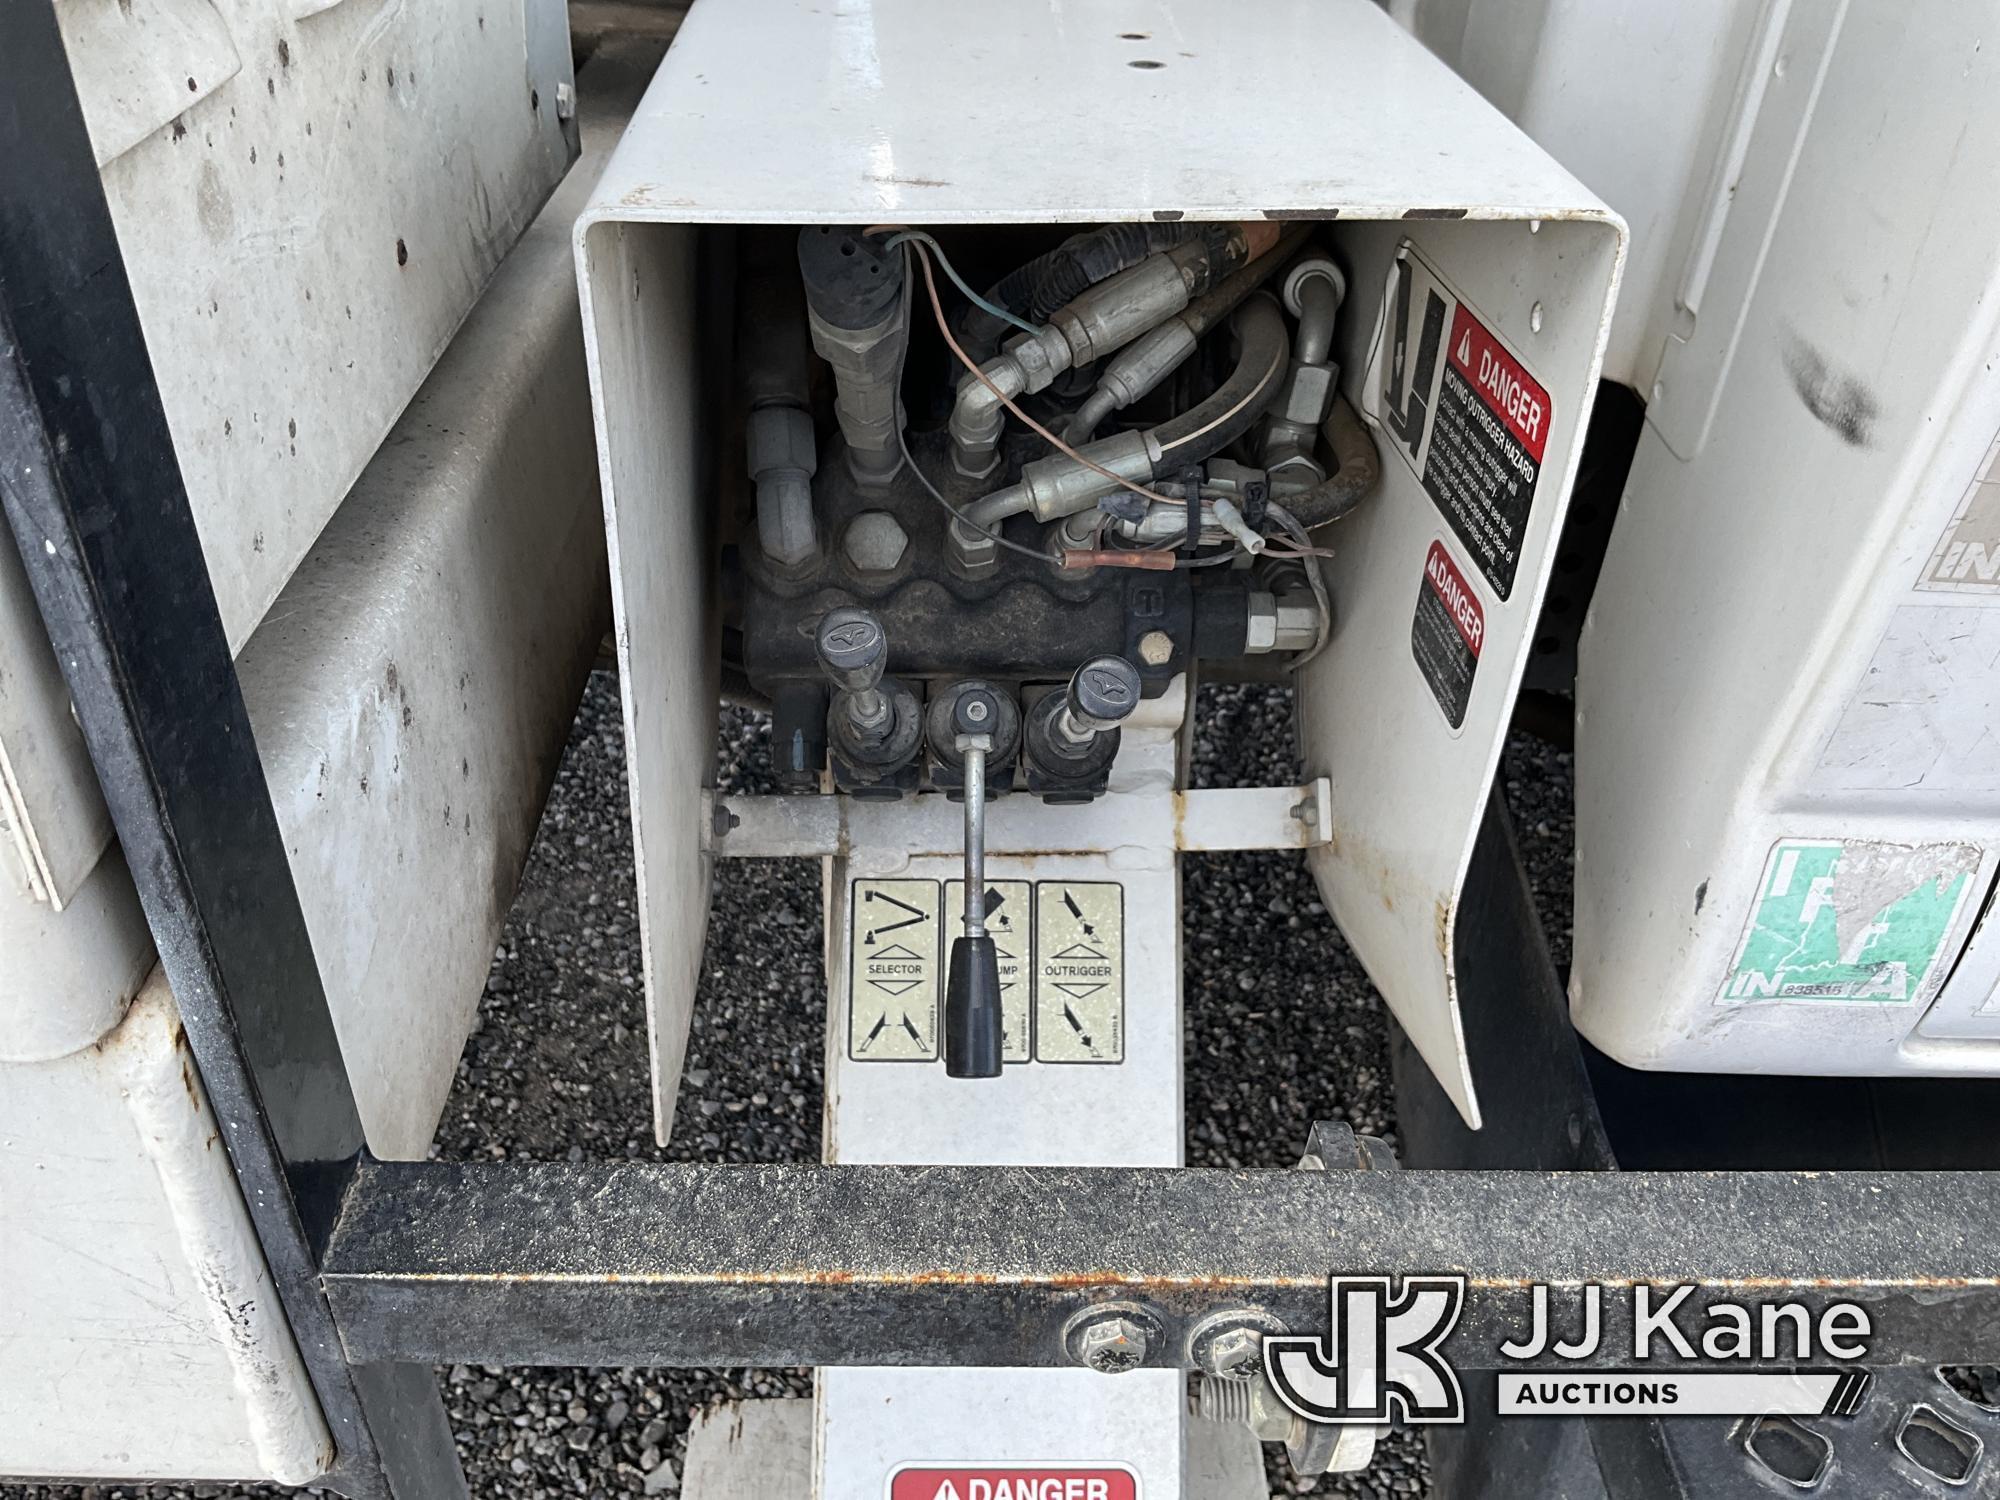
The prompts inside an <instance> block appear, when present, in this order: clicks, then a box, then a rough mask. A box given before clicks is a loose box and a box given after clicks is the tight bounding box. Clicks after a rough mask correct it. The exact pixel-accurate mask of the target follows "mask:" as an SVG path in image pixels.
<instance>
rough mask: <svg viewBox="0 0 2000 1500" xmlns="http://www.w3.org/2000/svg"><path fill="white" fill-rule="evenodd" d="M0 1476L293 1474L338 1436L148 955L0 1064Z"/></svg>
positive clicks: (310, 1473) (315, 1462)
mask: <svg viewBox="0 0 2000 1500" xmlns="http://www.w3.org/2000/svg"><path fill="white" fill-rule="evenodd" d="M0 1288H4V1293H0V1474H49V1475H58V1474H59V1475H75V1476H78V1477H89V1478H106V1479H114V1478H155V1479H246V1480H247V1479H274V1480H278V1481H281V1482H284V1483H290V1484H299V1483H303V1482H305V1481H307V1480H309V1479H311V1478H313V1477H314V1476H315V1475H317V1474H319V1473H320V1472H322V1471H323V1469H324V1468H325V1466H326V1464H327V1462H328V1461H329V1460H330V1458H331V1456H332V1440H331V1438H330V1437H329V1436H328V1434H327V1431H326V1428H325V1425H324V1423H323V1422H322V1421H321V1418H320V1415H319V1408H318V1405H317V1403H316V1402H315V1400H314V1398H313V1395H312V1390H311V1386H310V1384H309V1383H308V1381H307V1379H306V1374H305V1370H304V1367H303V1366H302V1365H301V1364H300V1362H299V1357H298V1352H297V1349H296V1347H295V1346H294V1345H293V1343H292V1339H291V1333H290V1331H289V1329H288V1328H287V1326H286V1323H285V1319H284V1314H283V1312H282V1311H281V1309H280V1308H279V1305H278V1301H277V1296H276V1293H275V1291H274V1290H273V1288H272V1286H271V1283H270V1277H269V1275H268V1273H267V1272H266V1270H265V1267H264V1261H263V1256H262V1252H261V1251H260V1250H259V1248H258V1245H257V1239H256V1234H255V1232H254V1231H253V1230H252V1229H251V1227H250V1220H249V1216H248V1214H247V1212H246V1211H245V1209H244V1206H243V1199H242V1195H241V1191H240V1189H239V1188H238V1186H237V1183H236V1177H235V1174H234V1173H233V1172H232V1171H231V1169H230V1166H229V1161H228V1155H227V1153H226V1152H225V1150H224V1149H223V1146H222V1142H221V1139H220V1137H219V1134H218V1127H217V1124H216V1120H215V1117H214V1115H213V1114H212V1113H211V1111H210V1109H209V1106H208V1100H207V1095H206V1093H205V1092H204V1091H203V1089H202V1087H201V1083H200V1080H199V1078H198V1077H197V1075H196V1073H195V1069H194V1060H193V1058H192V1056H191V1055H190V1054H189V1052H188V1050H187V1044H186V1042H185V1041H184V1039H183V1038H182V1036H181V1028H180V1017H179V1013H178V1012H177V1010H176V1009H175V1007H174V1002H173V996H172V994H171V992H170V991H169V990H168V988H167V984H166V980H165V978H164V976H162V975H161V974H160V973H159V971H158V970H155V971H154V974H153V977H152V979H151V980H150V981H149V982H148V983H147V985H146V987H145V989H144V990H143V991H142V992H141V994H140V996H139V998H138V999H137V1000H136V1001H134V1003H133V1005H132V1008H131V1010H130V1011H129V1012H128V1013H127V1015H126V1017H125V1019H124V1021H123V1022H122V1023H121V1024H120V1025H119V1027H118V1028H117V1030H115V1031H113V1032H112V1033H111V1034H110V1035H109V1036H107V1037H106V1038H105V1039H104V1040H103V1041H102V1042H101V1043H99V1044H98V1045H96V1046H93V1047H87V1048H85V1049H84V1050H83V1051H81V1052H77V1053H74V1054H72V1055H70V1056H69V1057H66V1058H62V1059H60V1060H59V1061H56V1062H49V1063H8V1064H0Z"/></svg>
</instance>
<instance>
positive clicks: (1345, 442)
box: [1277, 396, 1382, 531]
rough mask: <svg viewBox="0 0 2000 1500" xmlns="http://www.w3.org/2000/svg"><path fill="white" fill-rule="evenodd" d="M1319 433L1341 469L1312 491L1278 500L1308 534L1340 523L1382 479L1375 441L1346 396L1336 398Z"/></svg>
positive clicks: (1335, 470)
mask: <svg viewBox="0 0 2000 1500" xmlns="http://www.w3.org/2000/svg"><path fill="white" fill-rule="evenodd" d="M1319 433H1320V437H1321V438H1322V439H1323V440H1324V441H1325V443H1326V446H1327V449H1328V450H1329V451H1330V452H1331V454H1332V456H1333V459H1334V462H1335V463H1336V464H1337V465H1338V467H1336V468H1335V469H1334V471H1333V472H1332V473H1331V474H1329V475H1327V476H1326V478H1324V479H1322V480H1321V481H1320V482H1319V483H1318V484H1316V485H1314V486H1313V487H1312V488H1311V489H1308V490H1301V491H1299V493H1297V494H1295V495H1280V496H1278V497H1277V498H1278V499H1279V500H1280V501H1282V502H1283V504H1284V507H1285V509H1286V510H1288V511H1290V512H1291V513H1292V514H1293V515H1294V516H1296V517H1297V518H1298V521H1299V524H1300V525H1302V526H1304V527H1305V528H1306V530H1308V531H1311V530H1312V529H1313V528H1315V527H1318V526H1324V525H1326V524H1327V522H1329V521H1338V520H1339V519H1340V518H1341V517H1342V516H1344V515H1346V514H1347V513H1348V512H1349V511H1351V510H1353V509H1354V507H1355V506H1357V505H1359V504H1360V503H1361V502H1362V500H1364V499H1365V498H1367V496H1368V494H1369V492H1370V491H1372V490H1373V489H1374V488H1375V485H1376V482H1377V481H1378V480H1380V479H1381V477H1382V458H1381V455H1380V454H1379V453H1377V452H1376V451H1375V439H1374V438H1373V437H1371V436H1369V433H1368V429H1367V428H1366V427H1364V426H1363V425H1362V423H1361V418H1360V417H1359V416H1357V415H1356V414H1355V410H1354V408H1353V407H1352V406H1349V405H1348V404H1347V398H1346V397H1345V396H1336V397H1334V401H1333V410H1332V411H1330V412H1328V413H1327V414H1326V421H1325V422H1323V423H1322V424H1320V430H1319Z"/></svg>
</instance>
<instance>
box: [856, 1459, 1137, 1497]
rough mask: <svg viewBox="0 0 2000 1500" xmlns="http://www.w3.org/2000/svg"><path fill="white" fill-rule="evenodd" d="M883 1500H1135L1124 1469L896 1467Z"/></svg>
mask: <svg viewBox="0 0 2000 1500" xmlns="http://www.w3.org/2000/svg"><path fill="white" fill-rule="evenodd" d="M889 1500H1139V1481H1138V1480H1137V1479H1136V1478H1134V1477H1133V1475H1132V1471H1131V1470H1129V1469H1102V1468H1069V1467H1064V1468H1037V1467H1029V1466H1021V1467H1015V1466H1009V1467H1006V1468H971V1469H898V1470H897V1471H896V1473H895V1476H894V1477H893V1478H892V1479H891V1480H890V1481H889Z"/></svg>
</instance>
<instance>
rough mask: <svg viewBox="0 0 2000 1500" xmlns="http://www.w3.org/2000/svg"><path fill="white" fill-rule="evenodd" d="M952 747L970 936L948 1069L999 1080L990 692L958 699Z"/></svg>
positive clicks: (954, 987) (955, 966) (952, 1007)
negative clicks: (959, 788) (990, 921)
mask: <svg viewBox="0 0 2000 1500" xmlns="http://www.w3.org/2000/svg"><path fill="white" fill-rule="evenodd" d="M953 714H954V724H953V727H954V728H955V729H956V730H957V734H956V735H955V736H954V738H953V742H952V743H953V746H954V748H956V749H957V751H958V753H959V757H960V759H961V760H962V761H963V763H964V766H963V775H964V778H965V918H964V924H965V931H964V934H963V935H962V936H960V937H959V938H958V939H957V940H956V941H954V942H953V943H952V945H951V972H950V976H949V978H948V979H947V981H946V985H945V997H944V1070H945V1072H946V1073H948V1074H949V1075H950V1076H952V1077H953V1078H998V1077H999V1076H1000V1063H1001V1052H1002V1051H1003V1050H1004V1045H1005V1042H1004V1037H1003V1034H1002V1026H1001V1015H1000V955H999V951H998V950H997V949H996V948H995V947H994V946H993V939H992V938H990V937H988V936H987V934H986V756H987V753H988V752H989V751H990V750H992V748H993V735H992V732H991V731H992V729H993V726H994V725H995V723H996V722H997V721H998V718H999V705H998V704H997V703H996V702H995V701H994V699H993V697H992V695H991V694H990V693H989V692H987V691H986V690H985V689H983V688H981V689H976V690H973V691H968V692H966V693H964V694H962V695H960V697H959V700H958V702H957V704H956V705H955V706H954V709H953Z"/></svg>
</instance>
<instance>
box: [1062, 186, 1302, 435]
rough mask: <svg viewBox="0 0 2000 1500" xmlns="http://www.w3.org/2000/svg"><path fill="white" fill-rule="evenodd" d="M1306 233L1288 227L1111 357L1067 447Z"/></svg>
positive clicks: (1161, 372) (1169, 369) (1132, 396)
mask: <svg viewBox="0 0 2000 1500" xmlns="http://www.w3.org/2000/svg"><path fill="white" fill-rule="evenodd" d="M1311 232H1312V231H1311V229H1310V227H1309V226H1307V225H1303V224H1294V225H1293V226H1292V227H1291V228H1290V229H1287V230H1286V231H1285V232H1284V233H1283V234H1282V235H1280V236H1279V238H1278V242H1277V244H1275V245H1273V246H1272V247H1271V248H1270V249H1269V250H1266V251H1265V252H1264V253H1263V254H1262V255H1260V256H1258V257H1257V258H1256V259H1255V260H1252V261H1249V262H1247V263H1246V264H1244V265H1241V266H1238V267H1237V268H1236V269H1235V270H1234V271H1232V272H1230V273H1229V275H1228V276H1226V277H1224V278H1223V279H1222V280H1221V281H1220V282H1218V283H1217V284H1216V285H1215V286H1214V287H1212V288H1210V289H1209V290H1208V291H1207V292H1205V293H1203V294H1202V295H1201V296H1199V297H1197V298H1195V300H1194V301H1192V302H1190V303H1189V304H1188V305H1187V306H1186V307H1184V308H1182V309H1181V311H1180V312H1179V314H1177V315H1176V316H1174V317H1172V318H1169V319H1168V320H1167V321H1166V322H1164V323H1162V324H1161V325H1160V326H1159V327H1157V328H1155V329H1153V330H1152V332H1150V333H1148V334H1146V335H1145V336H1144V337H1143V338H1140V339H1137V340H1135V341H1134V342H1132V343H1131V344H1128V345H1126V347H1125V348H1124V349H1122V350H1121V351H1119V353H1117V354H1116V355H1114V356H1112V358H1111V359H1110V360H1108V361H1107V362H1106V365H1105V369H1104V374H1103V376H1102V377H1101V379H1100V380H1099V382H1098V386H1097V389H1096V390H1094V391H1092V392H1091V394H1090V398H1089V399H1088V400H1087V401H1085V402H1084V403H1083V405H1082V406H1081V407H1080V408H1078V410H1077V414H1076V416H1075V417H1074V418H1072V419H1071V422H1070V428H1069V431H1068V433H1066V434H1065V436H1067V437H1068V438H1069V440H1070V441H1071V442H1072V443H1083V442H1088V441H1089V440H1090V438H1091V437H1092V436H1093V435H1094V434H1095V433H1096V431H1097V428H1098V425H1099V424H1100V423H1101V422H1103V420H1104V419H1105V418H1106V417H1108V416H1110V415H1111V413H1112V412H1114V411H1123V410H1124V409H1125V408H1126V407H1128V406H1130V405H1131V404H1132V403H1133V402H1134V401H1137V400H1138V399H1139V398H1140V397H1142V396H1144V395H1146V394H1147V393H1148V392H1149V391H1151V390H1152V389H1153V388H1154V387H1155V386H1157V385H1158V384H1159V383H1160V382H1161V381H1162V380H1164V379H1166V377H1167V376H1169V375H1171V374H1172V373H1173V372H1174V371H1175V370H1176V369H1178V368H1179V367H1180V364H1181V362H1182V361H1183V360H1185V359H1186V358H1187V357H1188V355H1190V354H1192V353H1193V352H1194V347H1195V343H1196V341H1197V340H1198V339H1200V337H1201V336H1202V335H1203V334H1204V333H1206V332H1207V331H1208V330H1209V329H1210V328H1212V327H1213V326H1214V325H1215V324H1217V323H1220V322H1221V321H1222V320H1223V319H1224V318H1226V317H1228V316H1229V315H1230V314H1231V313H1233V312H1235V311H1236V309H1237V307H1238V306H1240V305H1241V304H1242V302H1243V299H1244V298H1245V297H1248V296H1249V295H1250V294H1251V293H1252V292H1254V291H1256V290H1257V288H1258V287H1259V286H1260V285H1262V284H1263V283H1264V281H1266V280H1267V279H1268V278H1269V277H1270V275H1271V273H1272V272H1273V271H1275V270H1276V269H1277V268H1278V267H1279V266H1281V265H1283V264H1284V263H1285V262H1286V261H1287V260H1289V259H1290V258H1291V257H1292V255H1293V254H1294V253H1295V252H1296V251H1297V250H1298V248H1299V247H1300V246H1301V245H1303V244H1304V243H1305V241H1306V237H1307V236H1308V235H1309V234H1310V233H1311Z"/></svg>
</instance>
